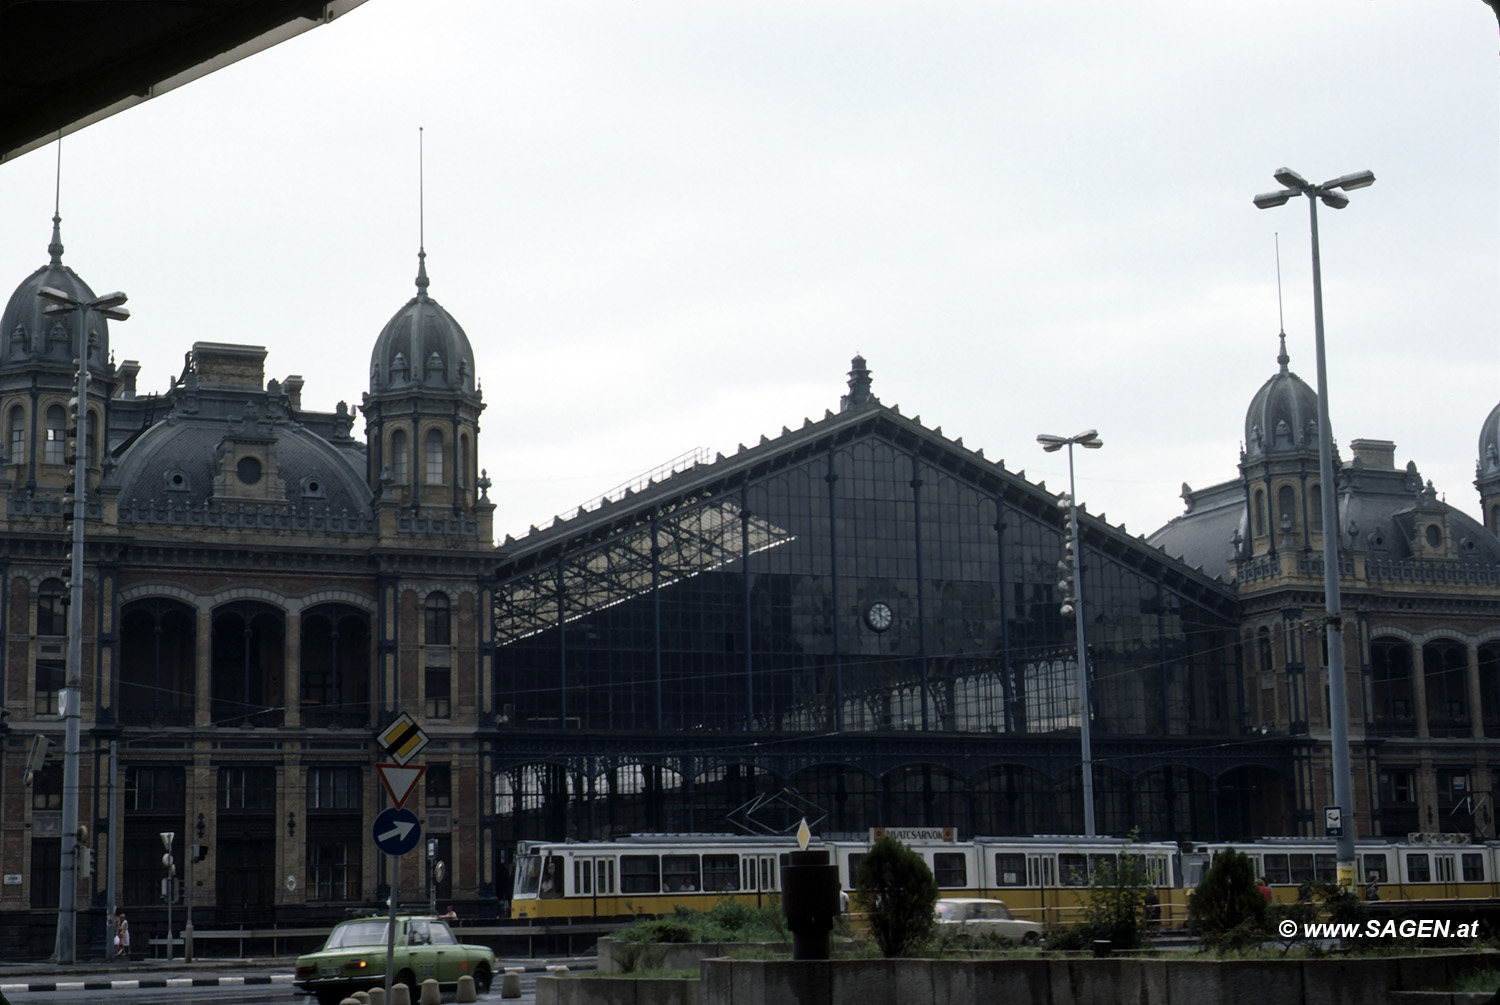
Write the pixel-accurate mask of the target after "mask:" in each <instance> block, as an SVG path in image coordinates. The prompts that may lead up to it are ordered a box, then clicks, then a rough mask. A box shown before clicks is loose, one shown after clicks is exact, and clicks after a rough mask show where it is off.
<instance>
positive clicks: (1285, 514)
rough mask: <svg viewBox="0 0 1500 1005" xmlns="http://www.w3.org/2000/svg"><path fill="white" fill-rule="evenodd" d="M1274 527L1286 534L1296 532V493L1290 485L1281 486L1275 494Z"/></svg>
mask: <svg viewBox="0 0 1500 1005" xmlns="http://www.w3.org/2000/svg"><path fill="white" fill-rule="evenodd" d="M1276 511H1277V512H1276V526H1277V528H1278V529H1280V530H1283V531H1285V532H1286V533H1288V534H1295V533H1296V532H1297V493H1295V492H1293V491H1292V487H1291V486H1290V485H1283V486H1281V488H1280V489H1279V490H1277V492H1276Z"/></svg>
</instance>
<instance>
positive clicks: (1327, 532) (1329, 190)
mask: <svg viewBox="0 0 1500 1005" xmlns="http://www.w3.org/2000/svg"><path fill="white" fill-rule="evenodd" d="M1274 177H1275V178H1276V181H1277V182H1278V183H1279V184H1281V185H1282V186H1284V187H1283V188H1282V189H1281V190H1279V191H1276V192H1265V193H1262V194H1261V195H1258V196H1256V197H1255V205H1256V207H1257V208H1259V209H1269V208H1271V207H1272V206H1282V205H1285V204H1286V202H1287V200H1288V199H1292V198H1295V197H1296V196H1299V195H1301V196H1306V197H1307V208H1308V214H1309V217H1310V219H1311V222H1312V271H1313V336H1314V339H1315V345H1316V352H1317V360H1318V481H1319V482H1320V489H1319V495H1320V496H1321V497H1322V498H1321V502H1322V509H1323V512H1322V517H1323V596H1324V609H1325V613H1326V615H1327V618H1326V621H1327V623H1326V624H1325V626H1324V632H1325V635H1324V638H1325V639H1326V641H1327V648H1328V704H1329V706H1330V707H1329V714H1328V720H1329V732H1330V733H1331V737H1330V742H1331V745H1332V747H1333V751H1332V753H1333V803H1334V808H1335V809H1336V810H1337V813H1336V814H1335V817H1336V820H1337V822H1338V824H1339V827H1338V829H1337V831H1336V833H1335V852H1336V857H1337V859H1338V877H1339V885H1340V886H1343V887H1353V886H1354V784H1353V776H1352V774H1351V771H1350V764H1349V760H1350V758H1349V699H1348V696H1347V694H1346V693H1345V691H1346V689H1345V682H1344V632H1343V627H1344V625H1343V613H1342V611H1343V608H1342V602H1341V601H1340V599H1339V527H1338V489H1337V487H1336V486H1335V485H1334V482H1333V429H1332V426H1330V425H1329V421H1328V367H1327V365H1326V363H1325V361H1324V352H1323V270H1322V263H1321V259H1320V257H1319V253H1318V203H1319V201H1321V202H1322V203H1323V204H1324V205H1325V206H1328V207H1330V208H1332V209H1343V208H1344V207H1345V206H1347V205H1349V197H1348V196H1347V195H1345V194H1344V192H1345V191H1352V190H1354V189H1359V188H1368V187H1369V186H1371V185H1373V184H1375V173H1374V172H1373V171H1356V172H1355V173H1353V174H1346V175H1341V176H1339V177H1338V178H1335V179H1333V180H1332V181H1325V182H1324V183H1323V184H1321V185H1313V184H1311V183H1310V182H1308V181H1307V179H1305V178H1303V177H1302V176H1301V175H1300V174H1298V173H1297V172H1295V171H1293V170H1292V169H1291V168H1285V167H1284V168H1280V169H1278V170H1277V171H1276V173H1275V175H1274ZM1331 824H1332V821H1329V820H1327V818H1326V817H1325V825H1329V826H1331Z"/></svg>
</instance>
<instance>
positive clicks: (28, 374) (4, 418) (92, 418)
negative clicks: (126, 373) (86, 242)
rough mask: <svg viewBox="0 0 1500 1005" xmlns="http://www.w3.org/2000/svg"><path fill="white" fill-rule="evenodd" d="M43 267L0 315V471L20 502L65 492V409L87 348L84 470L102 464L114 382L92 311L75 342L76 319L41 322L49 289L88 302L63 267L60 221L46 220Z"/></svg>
mask: <svg viewBox="0 0 1500 1005" xmlns="http://www.w3.org/2000/svg"><path fill="white" fill-rule="evenodd" d="M47 252H48V257H49V260H48V262H47V264H46V265H43V266H42V267H41V268H39V269H37V270H36V271H35V272H33V273H32V274H31V275H30V276H27V277H26V279H24V280H22V282H21V285H19V286H17V287H16V289H15V292H14V293H12V294H11V295H10V299H9V300H8V301H7V302H6V304H5V310H4V312H3V313H0V437H3V439H0V450H3V457H4V463H3V464H0V471H3V476H4V477H5V478H8V479H9V480H10V482H11V484H12V485H23V486H24V487H25V489H26V491H27V493H28V494H31V493H34V492H35V491H36V489H37V488H38V487H39V486H48V487H52V486H55V487H57V488H61V487H62V486H64V485H66V484H71V479H72V466H71V465H70V464H68V463H66V462H65V458H64V447H63V436H64V430H65V428H66V416H67V406H68V401H69V399H71V398H72V397H73V396H74V394H75V393H76V390H77V369H76V364H75V363H74V360H76V359H78V358H79V355H80V348H81V347H82V346H84V345H86V346H87V353H88V355H87V359H88V368H89V376H90V381H91V384H90V393H89V400H90V407H89V440H90V442H91V443H93V444H94V446H93V447H92V448H91V449H90V451H89V454H90V457H91V458H92V460H91V463H90V467H91V468H97V466H98V458H99V457H101V456H102V453H101V451H100V450H99V449H98V443H99V442H100V437H101V436H102V435H107V432H108V426H107V415H108V404H109V401H110V398H111V397H112V396H113V393H114V388H115V383H116V381H117V374H116V372H115V368H114V366H113V365H112V364H111V363H110V359H109V322H108V321H106V320H105V318H104V316H103V315H102V314H100V313H98V312H96V311H90V312H88V313H87V314H85V316H84V317H85V323H86V325H87V328H88V331H87V337H86V338H81V337H80V332H79V330H78V329H79V315H78V312H76V311H72V312H69V313H67V314H65V315H63V316H61V317H56V318H49V317H47V316H46V314H45V313H43V312H44V309H45V308H47V307H49V306H50V304H49V303H48V302H47V301H45V300H43V299H42V298H41V297H40V296H38V293H39V292H40V291H41V290H42V289H43V288H44V287H50V288H52V289H55V290H59V291H61V292H62V293H65V294H66V295H67V296H69V297H71V298H72V299H74V300H81V301H88V300H93V299H94V298H95V294H94V291H93V289H92V288H90V286H89V284H88V283H86V282H84V281H83V279H82V278H81V277H80V276H79V275H78V273H76V272H74V271H73V270H72V269H70V268H68V266H66V265H64V264H63V260H62V256H63V244H62V217H61V216H59V215H57V214H56V213H54V214H53V216H52V241H51V243H49V244H48V245H47Z"/></svg>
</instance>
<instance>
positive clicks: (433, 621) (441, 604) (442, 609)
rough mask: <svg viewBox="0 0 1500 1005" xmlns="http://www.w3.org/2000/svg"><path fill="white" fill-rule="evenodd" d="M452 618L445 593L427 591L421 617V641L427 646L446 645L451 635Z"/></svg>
mask: <svg viewBox="0 0 1500 1005" xmlns="http://www.w3.org/2000/svg"><path fill="white" fill-rule="evenodd" d="M452 623H453V619H452V617H451V612H450V610H449V605H448V595H447V594H446V593H429V594H428V595H427V609H426V611H425V616H424V617H423V629H424V631H423V633H422V641H423V642H424V643H425V644H427V645H429V646H446V645H449V644H450V641H449V640H450V639H451V638H452V637H453V630H452Z"/></svg>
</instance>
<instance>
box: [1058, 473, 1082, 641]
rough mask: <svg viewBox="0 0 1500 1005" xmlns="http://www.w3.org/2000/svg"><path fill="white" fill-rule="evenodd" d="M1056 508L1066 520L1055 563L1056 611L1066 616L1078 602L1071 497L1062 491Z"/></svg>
mask: <svg viewBox="0 0 1500 1005" xmlns="http://www.w3.org/2000/svg"><path fill="white" fill-rule="evenodd" d="M1057 508H1058V509H1060V510H1062V511H1063V512H1064V513H1065V514H1066V517H1065V519H1066V520H1067V523H1066V529H1065V530H1064V531H1063V557H1062V561H1060V562H1058V563H1057V574H1058V576H1059V579H1058V581H1057V589H1058V592H1060V593H1061V594H1062V606H1061V607H1059V608H1058V613H1059V614H1061V615H1062V616H1063V617H1065V618H1066V617H1071V616H1072V614H1073V611H1074V610H1075V609H1076V605H1077V603H1078V591H1077V589H1076V584H1077V582H1078V553H1077V552H1076V551H1075V550H1074V544H1075V542H1074V541H1073V513H1072V510H1073V497H1072V496H1070V495H1069V494H1068V493H1066V492H1064V493H1063V494H1062V495H1061V496H1060V497H1059V498H1058V500H1057Z"/></svg>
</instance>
